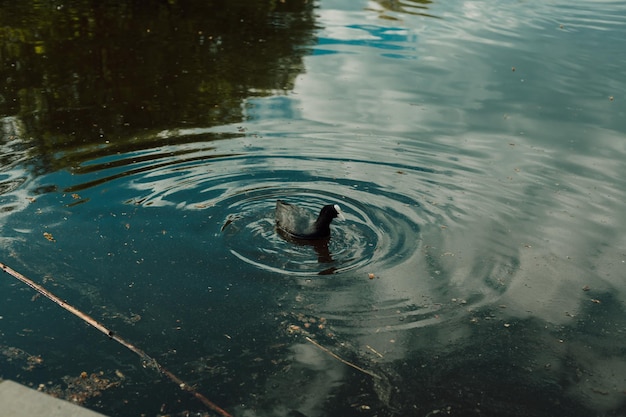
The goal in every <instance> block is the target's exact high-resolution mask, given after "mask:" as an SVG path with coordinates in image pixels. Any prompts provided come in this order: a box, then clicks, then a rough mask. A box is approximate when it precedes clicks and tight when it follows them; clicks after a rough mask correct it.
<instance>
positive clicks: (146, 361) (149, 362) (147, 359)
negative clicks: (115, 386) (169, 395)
mask: <svg viewBox="0 0 626 417" xmlns="http://www.w3.org/2000/svg"><path fill="white" fill-rule="evenodd" d="M0 268H1V269H2V270H3V271H4V272H6V273H7V274H9V275H11V276H12V277H14V278H17V279H18V280H20V281H22V282H23V283H24V284H26V285H28V286H29V287H31V288H32V289H34V290H35V291H37V292H38V293H39V294H41V295H43V296H44V297H46V298H47V299H49V300H51V301H53V302H54V303H56V304H57V305H59V306H60V307H62V308H64V309H65V310H67V311H69V312H70V313H72V314H73V315H75V316H76V317H78V318H80V319H82V320H83V321H84V322H85V323H87V324H89V325H91V326H92V327H95V328H96V329H98V330H100V331H101V332H102V333H104V334H105V335H107V336H108V337H109V338H110V339H113V340H115V341H116V342H118V343H120V344H121V345H123V346H125V347H126V348H128V349H129V350H131V351H132V352H134V353H136V354H137V355H139V357H140V358H141V360H142V362H143V365H144V366H146V367H147V366H151V367H153V368H154V369H156V370H157V371H159V372H160V373H161V374H163V375H165V376H167V377H168V378H169V379H170V380H172V382H174V383H175V384H177V385H178V387H179V388H180V389H182V390H184V391H187V392H189V393H191V394H192V395H193V396H194V397H196V398H197V399H198V400H199V401H200V402H201V403H202V404H204V405H205V406H206V407H207V408H209V409H210V410H213V411H215V412H216V413H218V414H219V415H221V416H222V417H232V415H231V414H229V413H228V412H227V411H225V410H224V409H222V408H221V407H219V406H218V405H217V404H215V403H214V402H212V401H210V400H209V399H208V398H206V397H205V396H204V395H202V394H200V393H199V392H198V391H196V390H195V389H193V387H192V386H191V385H188V384H186V383H185V382H184V381H183V380H182V379H180V378H178V377H177V376H176V375H174V374H173V373H171V372H170V371H168V370H167V369H165V368H164V367H162V366H161V365H160V364H159V363H158V362H157V361H156V360H155V359H154V358H152V357H151V356H150V355H148V354H147V353H146V352H144V351H143V350H141V349H139V348H138V347H137V346H135V345H133V344H132V343H130V342H129V341H127V340H126V339H124V338H123V337H121V336H119V335H117V334H116V333H114V332H113V331H111V330H109V329H107V328H106V327H105V326H104V325H103V324H102V323H100V322H98V321H97V320H96V319H94V318H93V317H91V316H89V315H87V314H85V313H83V312H82V311H80V310H79V309H77V308H76V307H74V306H72V305H71V304H68V303H67V302H65V301H63V300H62V299H60V298H59V297H57V296H56V295H54V294H53V293H51V292H50V291H48V290H47V289H45V288H44V287H42V286H41V285H39V284H37V283H35V282H34V281H32V280H31V279H29V278H27V277H25V276H24V275H22V274H20V273H19V272H17V271H16V270H14V269H12V268H10V267H8V266H7V265H5V264H3V263H2V262H0Z"/></svg>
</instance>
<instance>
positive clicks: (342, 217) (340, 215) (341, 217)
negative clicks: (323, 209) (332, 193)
mask: <svg viewBox="0 0 626 417" xmlns="http://www.w3.org/2000/svg"><path fill="white" fill-rule="evenodd" d="M335 210H336V211H337V218H338V219H339V220H346V218H345V216H344V215H343V211H341V207H339V204H335Z"/></svg>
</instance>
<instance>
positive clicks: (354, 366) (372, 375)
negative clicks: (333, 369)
mask: <svg viewBox="0 0 626 417" xmlns="http://www.w3.org/2000/svg"><path fill="white" fill-rule="evenodd" d="M305 339H306V340H307V341H308V342H311V343H312V344H313V345H314V346H315V347H317V348H318V349H321V350H322V351H324V352H326V353H328V354H329V355H330V356H332V357H333V358H335V359H337V360H338V361H339V362H341V363H343V364H345V365H348V366H351V367H352V368H354V369H356V370H357V371H360V372H363V373H364V374H367V375H369V376H371V377H373V378H377V379H381V377H380V376H378V375H376V374H375V373H373V372H370V371H368V370H367V369H363V368H361V367H360V366H357V365H355V364H353V363H351V362H348V361H347V360H345V359H343V358H342V357H340V356H339V355H337V354H335V353H333V352H332V351H330V350H329V349H327V348H325V347H324V346H322V345H320V344H319V343H317V342H316V341H315V340H313V339H311V338H310V337H309V336H306V337H305Z"/></svg>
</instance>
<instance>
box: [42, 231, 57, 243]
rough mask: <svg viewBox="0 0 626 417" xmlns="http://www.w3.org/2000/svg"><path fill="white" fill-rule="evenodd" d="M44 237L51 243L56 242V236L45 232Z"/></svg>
mask: <svg viewBox="0 0 626 417" xmlns="http://www.w3.org/2000/svg"><path fill="white" fill-rule="evenodd" d="M43 237H45V238H46V239H48V240H49V241H50V242H56V240H55V239H54V236H52V233H48V232H43Z"/></svg>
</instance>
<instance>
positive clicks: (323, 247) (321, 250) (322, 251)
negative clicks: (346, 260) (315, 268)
mask: <svg viewBox="0 0 626 417" xmlns="http://www.w3.org/2000/svg"><path fill="white" fill-rule="evenodd" d="M276 233H278V235H279V236H280V237H282V238H283V239H284V240H286V241H287V242H289V243H292V244H294V245H299V246H310V247H312V248H313V249H314V250H315V253H317V262H318V263H320V264H330V263H333V262H334V261H335V260H334V259H333V256H332V254H331V253H330V249H329V248H328V243H329V242H330V238H325V239H294V238H293V237H292V236H291V235H289V234H288V233H285V232H284V231H283V230H281V229H279V228H276ZM336 270H337V268H336V267H330V268H326V269H324V270H323V271H320V272H319V273H318V275H332V274H334V273H335V271H336Z"/></svg>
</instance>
